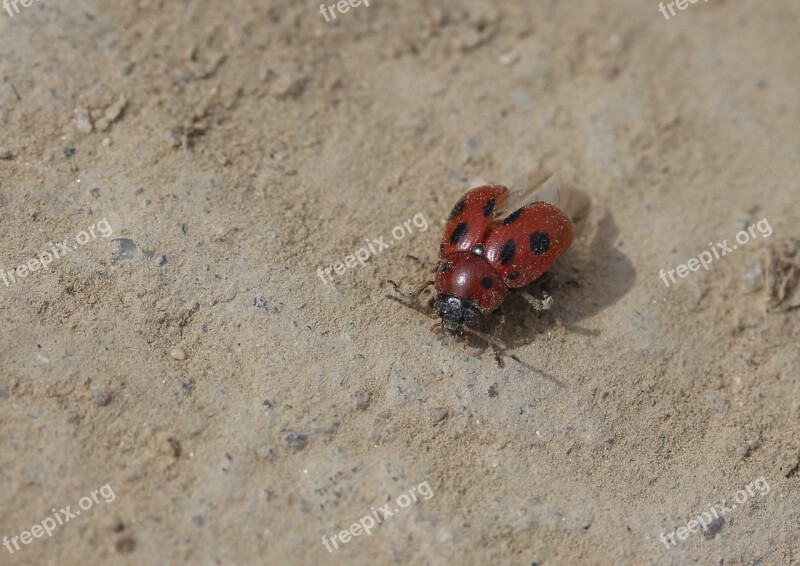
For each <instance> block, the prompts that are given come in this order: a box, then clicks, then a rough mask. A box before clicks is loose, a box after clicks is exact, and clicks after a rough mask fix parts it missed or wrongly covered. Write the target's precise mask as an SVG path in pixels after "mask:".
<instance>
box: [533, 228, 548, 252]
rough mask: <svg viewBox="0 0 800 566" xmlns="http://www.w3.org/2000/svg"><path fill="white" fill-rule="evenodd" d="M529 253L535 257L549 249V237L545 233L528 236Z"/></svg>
mask: <svg viewBox="0 0 800 566" xmlns="http://www.w3.org/2000/svg"><path fill="white" fill-rule="evenodd" d="M530 241H531V251H532V252H533V253H535V254H536V255H542V254H543V253H545V252H546V251H547V250H549V249H550V236H548V235H547V233H546V232H534V233H533V234H531V235H530Z"/></svg>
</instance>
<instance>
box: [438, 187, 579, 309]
mask: <svg viewBox="0 0 800 566" xmlns="http://www.w3.org/2000/svg"><path fill="white" fill-rule="evenodd" d="M509 195H510V193H509V191H508V189H507V188H505V187H503V186H500V185H488V186H484V187H478V188H477V189H473V190H471V191H470V192H468V193H467V194H466V195H464V197H463V198H462V199H461V200H459V201H458V203H457V204H456V205H455V207H454V208H453V211H452V212H451V213H450V217H449V219H448V222H447V225H446V226H445V228H444V235H443V237H442V244H441V246H440V248H439V270H438V272H437V274H436V291H437V293H439V294H445V295H451V296H454V297H457V298H459V299H462V300H465V301H468V302H470V303H472V304H474V305H475V306H476V307H477V308H478V310H480V312H481V314H488V313H490V312H492V311H494V310H496V309H497V308H498V307H499V306H500V305H501V304H502V302H503V300H504V299H505V297H506V295H507V294H508V290H509V289H515V288H519V287H524V286H526V285H528V284H530V283H531V282H533V281H534V280H536V279H538V278H539V277H540V276H541V275H542V274H543V273H544V272H545V271H547V270H548V269H549V268H550V266H551V265H553V263H554V262H555V261H556V259H558V257H559V256H560V255H561V254H563V253H564V252H565V251H566V250H567V248H569V246H570V244H571V243H572V237H573V229H572V222H571V221H570V219H569V217H568V216H567V215H566V214H565V213H563V212H562V211H561V210H559V209H558V208H557V207H556V206H554V205H552V204H550V203H547V202H542V201H536V202H531V203H529V204H526V205H525V206H523V207H521V208H519V209H517V210H515V211H514V212H512V213H511V214H509V215H508V216H506V217H505V218H504V219H502V220H501V219H500V218H497V217H495V214H494V212H495V210H502V209H503V206H504V205H505V204H506V201H507V200H508V198H509Z"/></svg>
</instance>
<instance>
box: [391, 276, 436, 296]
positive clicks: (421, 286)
mask: <svg viewBox="0 0 800 566" xmlns="http://www.w3.org/2000/svg"><path fill="white" fill-rule="evenodd" d="M386 282H387V283H389V284H391V286H392V287H394V292H395V293H397V294H398V295H400V296H401V297H405V298H406V299H410V300H412V301H416V300H417V297H419V296H420V294H422V292H423V291H424V290H425V289H427V288H428V287H430V286H431V285H434V282H433V281H425V283H423V284H422V285H420V286H419V288H418V289H417V290H416V291H414V292H413V293H403V292H402V291H401V290H400V287H398V286H397V283H395V282H394V281H392V280H391V279H389V280H387V281H386Z"/></svg>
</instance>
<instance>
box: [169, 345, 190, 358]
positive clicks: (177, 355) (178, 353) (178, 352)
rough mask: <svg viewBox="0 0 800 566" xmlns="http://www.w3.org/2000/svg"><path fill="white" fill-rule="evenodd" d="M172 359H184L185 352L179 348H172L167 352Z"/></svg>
mask: <svg viewBox="0 0 800 566" xmlns="http://www.w3.org/2000/svg"><path fill="white" fill-rule="evenodd" d="M169 355H170V356H171V357H172V359H173V360H179V361H183V360H185V359H186V354H185V353H184V352H183V350H182V349H181V348H173V349H172V351H171V352H170V353H169Z"/></svg>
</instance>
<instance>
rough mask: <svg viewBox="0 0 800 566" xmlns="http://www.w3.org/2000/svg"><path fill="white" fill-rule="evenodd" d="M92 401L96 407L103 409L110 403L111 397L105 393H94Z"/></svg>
mask: <svg viewBox="0 0 800 566" xmlns="http://www.w3.org/2000/svg"><path fill="white" fill-rule="evenodd" d="M92 401H94V402H95V404H96V405H100V406H101V407H105V406H106V405H108V404H109V403H110V402H111V395H109V394H108V393H105V392H101V393H95V394H94V395H93V396H92Z"/></svg>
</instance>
